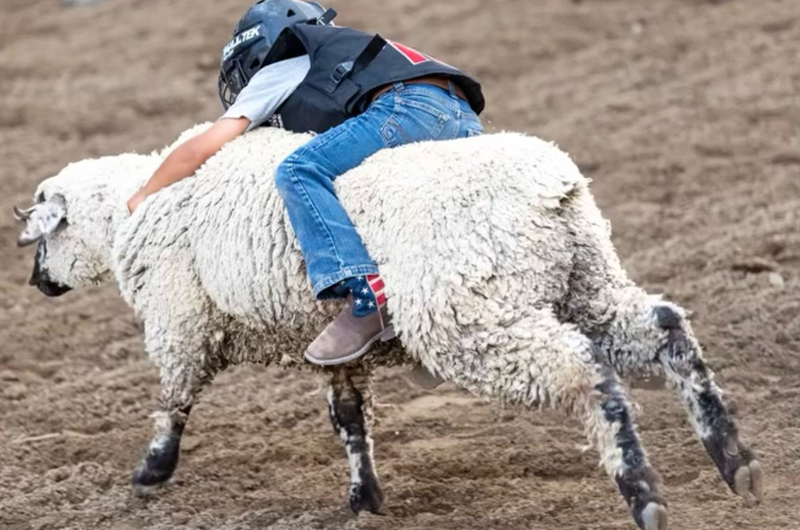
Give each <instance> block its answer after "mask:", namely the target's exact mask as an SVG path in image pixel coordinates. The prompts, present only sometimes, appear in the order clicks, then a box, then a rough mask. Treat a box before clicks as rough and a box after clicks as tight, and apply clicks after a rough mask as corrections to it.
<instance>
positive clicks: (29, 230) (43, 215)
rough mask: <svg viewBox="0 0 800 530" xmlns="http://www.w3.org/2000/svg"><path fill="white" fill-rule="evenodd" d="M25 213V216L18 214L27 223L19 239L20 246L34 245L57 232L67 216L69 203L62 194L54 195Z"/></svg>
mask: <svg viewBox="0 0 800 530" xmlns="http://www.w3.org/2000/svg"><path fill="white" fill-rule="evenodd" d="M24 213H25V216H24V218H23V217H20V216H19V215H18V216H17V217H18V218H20V219H22V220H24V221H25V223H26V226H25V230H23V231H22V234H20V236H19V239H18V240H17V245H18V246H20V247H26V246H28V245H32V244H33V243H36V242H37V241H39V240H40V239H42V238H43V237H45V236H47V235H49V234H52V233H53V232H55V231H56V229H57V228H58V227H59V226H61V223H63V222H64V221H65V220H66V218H67V205H66V201H65V200H64V197H63V196H62V195H53V197H51V198H50V199H48V200H47V201H45V202H42V203H39V204H37V205H36V206H34V207H33V208H31V209H30V210H26V211H25V212H24Z"/></svg>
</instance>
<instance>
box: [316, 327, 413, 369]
mask: <svg viewBox="0 0 800 530" xmlns="http://www.w3.org/2000/svg"><path fill="white" fill-rule="evenodd" d="M396 336H397V335H396V334H395V332H394V326H393V325H391V324H390V325H389V327H388V328H386V329H384V330H383V331H381V332H380V333H378V334H377V335H375V336H374V337H372V338H371V339H370V340H369V341H368V342H367V343H366V344H365V345H364V346H363V347H362V348H361V349H360V350H358V351H357V352H355V353H351V354H350V355H347V356H345V357H337V358H336V359H326V360H321V359H317V358H316V357H314V356H312V355H310V354H309V353H308V350H306V352H305V353H304V354H303V357H305V359H306V361H308V362H310V363H312V364H316V365H317V366H336V365H339V364H344V363H349V362H350V361H355V360H356V359H358V358H359V357H362V356H363V355H364V354H366V353H367V352H368V351H369V350H370V348H372V345H373V344H375V343H376V342H378V341H381V342H389V341H390V340H392V339H394V338H395V337H396Z"/></svg>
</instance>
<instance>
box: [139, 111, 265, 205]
mask: <svg viewBox="0 0 800 530" xmlns="http://www.w3.org/2000/svg"><path fill="white" fill-rule="evenodd" d="M248 125H250V120H248V119H247V118H237V119H223V120H219V121H218V122H216V123H215V124H214V125H212V126H211V128H210V129H208V130H207V131H205V132H204V133H202V134H199V135H198V136H195V137H194V138H192V139H190V140H187V141H186V142H184V143H182V144H181V145H180V146H178V148H177V149H175V150H174V151H173V152H172V153H171V154H170V155H169V156H168V157H167V158H166V159H164V161H163V162H162V163H161V166H159V168H158V169H157V170H156V172H155V173H153V176H152V177H150V180H148V181H147V184H145V185H144V187H142V189H140V190H139V191H137V192H136V194H135V195H134V196H133V197H131V198H130V199H129V200H128V211H130V212H131V213H133V211H134V210H135V209H136V208H137V207H138V206H139V204H140V203H141V202H142V201H143V200H144V199H145V198H146V197H147V196H148V195H152V194H154V193H156V192H157V191H159V190H161V189H162V188H166V187H167V186H169V185H170V184H174V183H175V182H178V181H179V180H182V179H184V178H186V177H189V176H191V175H194V173H195V172H196V171H197V170H198V169H199V168H200V166H202V165H203V163H205V161H206V160H208V159H209V158H211V157H212V156H213V155H214V153H216V152H217V151H219V150H220V148H222V146H223V145H225V144H226V143H228V142H230V141H231V140H233V139H234V138H236V137H237V136H239V135H241V134H242V133H243V132H244V131H245V130H246V129H247V126H248Z"/></svg>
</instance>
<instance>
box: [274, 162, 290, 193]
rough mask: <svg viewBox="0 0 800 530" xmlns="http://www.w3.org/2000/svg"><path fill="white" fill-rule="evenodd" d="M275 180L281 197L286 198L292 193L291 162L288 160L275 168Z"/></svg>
mask: <svg viewBox="0 0 800 530" xmlns="http://www.w3.org/2000/svg"><path fill="white" fill-rule="evenodd" d="M273 180H274V181H275V188H276V189H277V190H278V193H280V195H281V197H286V195H287V194H288V193H291V192H292V188H293V184H292V182H293V179H292V170H291V162H290V161H289V160H288V159H287V160H284V161H283V162H281V163H280V164H278V167H276V168H275V174H274V175H273Z"/></svg>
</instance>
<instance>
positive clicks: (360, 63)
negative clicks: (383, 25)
mask: <svg viewBox="0 0 800 530" xmlns="http://www.w3.org/2000/svg"><path fill="white" fill-rule="evenodd" d="M386 44H387V42H386V39H384V38H383V37H381V36H380V35H375V36H374V37H373V38H372V40H371V41H369V44H367V46H366V47H365V48H364V49H363V50H362V51H361V53H360V54H359V55H358V57H356V60H355V61H347V62H344V63H339V64H337V65H336V68H334V69H333V74H331V79H330V82H329V83H328V86H327V92H328V94H333V93H334V92H335V91H336V89H337V88H338V87H339V85H340V84H342V81H344V80H345V78H346V77H348V76H350V75H352V74H357V73H358V72H360V71H361V70H363V69H364V68H366V67H367V66H369V65H370V63H372V61H374V60H375V58H376V57H377V56H378V54H379V53H381V52H382V51H383V49H384V48H385V47H386Z"/></svg>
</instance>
